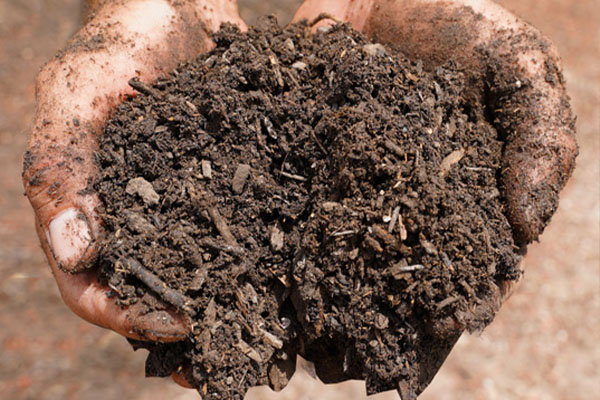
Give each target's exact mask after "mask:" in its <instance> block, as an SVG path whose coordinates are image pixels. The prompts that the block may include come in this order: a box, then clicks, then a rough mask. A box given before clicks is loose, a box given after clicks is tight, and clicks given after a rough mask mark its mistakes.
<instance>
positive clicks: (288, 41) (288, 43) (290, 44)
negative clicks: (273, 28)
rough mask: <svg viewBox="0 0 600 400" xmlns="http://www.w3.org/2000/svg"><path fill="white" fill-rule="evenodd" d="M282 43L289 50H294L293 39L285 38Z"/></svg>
mask: <svg viewBox="0 0 600 400" xmlns="http://www.w3.org/2000/svg"><path fill="white" fill-rule="evenodd" d="M283 44H284V45H285V47H287V48H288V49H290V51H294V50H296V46H294V41H293V40H292V39H291V38H287V39H286V40H285V42H283Z"/></svg>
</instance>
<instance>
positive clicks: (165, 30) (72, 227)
mask: <svg viewBox="0 0 600 400" xmlns="http://www.w3.org/2000/svg"><path fill="white" fill-rule="evenodd" d="M90 3H91V11H92V12H93V13H94V14H93V15H92V16H90V17H89V18H88V20H87V22H86V24H85V26H83V28H81V30H80V31H79V32H78V33H77V34H76V35H75V37H74V38H73V39H72V40H71V41H70V42H69V44H68V45H67V47H66V48H65V49H64V50H63V51H62V52H60V53H59V55H58V56H57V57H56V58H55V59H53V60H52V61H50V62H49V63H48V64H47V65H46V66H45V67H44V68H43V70H42V71H41V72H40V74H39V76H38V79H37V87H36V96H37V111H36V118H35V125H34V128H33V132H32V134H31V138H30V142H29V148H28V150H27V152H26V154H25V161H24V171H23V181H24V185H25V190H26V194H27V197H28V198H29V201H30V202H31V205H32V207H33V209H34V211H35V217H36V228H37V232H38V235H39V237H40V239H41V242H42V247H43V249H44V251H45V252H46V255H47V257H48V260H49V263H50V266H51V268H52V272H53V274H54V277H55V278H56V282H57V284H58V287H59V289H60V292H61V295H62V297H63V299H64V301H65V303H66V304H67V305H68V306H69V307H70V308H71V309H72V310H73V311H74V312H75V313H76V314H77V315H79V316H80V317H82V318H84V319H85V320H87V321H89V322H92V323H94V324H96V325H100V326H102V327H105V328H109V329H112V330H114V331H116V332H118V333H119V334H121V335H124V336H127V337H129V338H134V339H142V340H144V339H149V340H160V341H176V340H180V339H182V338H184V337H185V335H186V334H187V333H188V331H189V327H188V324H187V322H186V320H185V318H184V317H182V316H180V315H177V314H175V313H174V312H171V311H168V310H164V311H155V312H153V313H150V314H146V315H142V314H141V312H140V310H139V309H138V308H137V307H136V306H132V307H129V308H126V309H122V308H121V307H119V306H117V305H116V304H115V303H114V300H111V299H109V298H108V297H107V296H106V292H107V291H108V288H107V287H103V286H101V285H100V284H99V283H98V282H97V280H96V273H95V271H93V270H90V269H88V268H89V267H90V265H91V261H92V260H93V259H94V256H95V253H96V246H97V239H98V238H99V237H100V236H101V235H102V227H101V224H100V221H99V220H98V217H97V216H96V213H95V208H96V206H97V205H98V204H99V199H98V197H97V196H96V195H95V194H94V193H91V192H90V191H89V190H88V185H89V182H90V181H91V179H92V177H93V176H94V175H95V174H96V166H95V165H94V161H93V157H94V151H95V150H96V148H97V142H96V138H97V135H98V134H99V132H100V131H101V129H102V126H103V124H104V121H105V120H106V118H107V117H108V114H109V112H110V110H111V109H113V108H114V107H115V105H116V104H117V103H118V102H119V101H120V99H121V98H122V96H123V95H124V94H131V93H133V91H132V89H131V88H129V86H128V84H127V82H128V81H129V80H130V78H132V77H133V76H139V77H140V79H141V80H142V81H146V82H149V81H152V80H153V79H155V78H156V77H157V76H158V75H159V74H161V73H163V72H166V71H169V70H171V69H173V68H174V67H175V66H176V65H177V63H178V62H180V61H184V60H187V59H191V58H193V57H195V56H197V55H198V54H199V53H201V52H204V51H207V50H208V49H210V48H211V47H212V42H211V40H210V38H209V36H208V31H213V30H216V29H218V27H219V25H220V24H221V23H222V22H225V21H229V22H232V23H235V24H237V25H239V26H241V27H243V22H242V21H241V19H240V18H239V16H238V12H237V4H236V3H235V2H233V1H231V0H223V1H219V0H190V1H184V2H174V1H170V0H104V1H91V2H90Z"/></svg>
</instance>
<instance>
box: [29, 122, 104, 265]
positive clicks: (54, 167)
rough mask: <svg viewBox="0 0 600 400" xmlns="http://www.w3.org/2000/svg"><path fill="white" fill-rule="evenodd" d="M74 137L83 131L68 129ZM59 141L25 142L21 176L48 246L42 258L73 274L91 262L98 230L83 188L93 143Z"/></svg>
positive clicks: (93, 202)
mask: <svg viewBox="0 0 600 400" xmlns="http://www.w3.org/2000/svg"><path fill="white" fill-rule="evenodd" d="M75 135H78V136H81V135H82V134H81V133H80V134H77V133H71V136H75ZM38 136H39V135H38ZM90 136H91V135H90ZM49 137H50V136H49ZM79 140H80V141H83V142H85V141H87V140H89V139H87V138H85V137H80V138H79ZM59 142H60V141H59V140H52V145H49V146H42V144H41V143H35V144H33V145H32V146H30V148H29V150H28V151H27V152H26V153H25V161H24V171H23V180H24V185H25V193H26V195H27V197H28V199H29V201H30V203H31V205H32V207H33V210H34V212H35V214H36V216H37V221H38V224H39V227H38V232H40V239H41V240H42V241H46V242H47V244H48V246H45V247H44V248H45V249H46V255H47V257H48V258H49V259H53V260H54V261H55V262H56V264H57V266H58V268H60V269H61V270H63V271H65V272H71V273H75V272H79V271H82V270H84V269H86V268H87V267H88V266H89V265H90V264H91V262H90V261H91V260H92V259H93V257H94V254H95V251H94V249H95V246H94V244H95V243H96V239H97V238H98V237H100V235H101V230H102V228H101V225H100V221H99V219H98V218H97V216H96V213H95V208H96V207H97V205H98V204H99V200H98V197H97V195H95V194H93V193H92V192H91V191H90V190H89V187H88V185H89V184H88V182H91V177H92V176H94V172H95V170H94V167H93V165H92V158H93V157H92V154H91V153H92V149H93V147H91V145H78V146H75V145H74V144H73V145H71V146H67V145H65V144H60V143H59Z"/></svg>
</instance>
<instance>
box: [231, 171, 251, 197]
mask: <svg viewBox="0 0 600 400" xmlns="http://www.w3.org/2000/svg"><path fill="white" fill-rule="evenodd" d="M248 176H250V166H249V165H248V164H240V165H238V167H237V169H236V170H235V174H234V175H233V180H232V181H231V190H232V191H233V193H235V194H240V193H242V192H243V191H244V185H245V184H246V180H248Z"/></svg>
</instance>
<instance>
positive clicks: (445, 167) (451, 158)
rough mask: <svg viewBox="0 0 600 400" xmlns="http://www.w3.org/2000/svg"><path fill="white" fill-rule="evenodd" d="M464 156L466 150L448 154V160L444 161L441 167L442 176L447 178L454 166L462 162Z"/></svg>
mask: <svg viewBox="0 0 600 400" xmlns="http://www.w3.org/2000/svg"><path fill="white" fill-rule="evenodd" d="M464 156H465V150H464V149H459V150H454V151H453V152H452V153H450V154H448V155H447V156H446V158H444V159H443V160H442V163H441V165H440V175H441V176H446V174H448V172H449V171H450V169H451V168H452V166H453V165H454V164H456V163H458V162H459V161H460V160H462V158H463V157H464Z"/></svg>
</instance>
